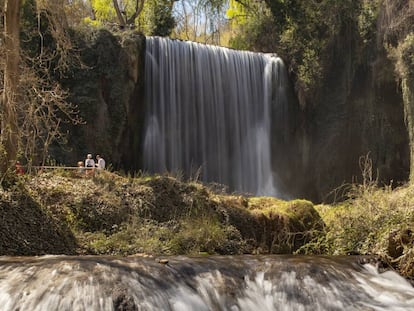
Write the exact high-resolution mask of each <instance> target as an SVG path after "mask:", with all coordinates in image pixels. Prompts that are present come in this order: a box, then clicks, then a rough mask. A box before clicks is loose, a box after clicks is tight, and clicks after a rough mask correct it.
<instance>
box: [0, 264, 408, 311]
mask: <svg viewBox="0 0 414 311" xmlns="http://www.w3.org/2000/svg"><path fill="white" fill-rule="evenodd" d="M168 261H169V262H168V263H167V264H161V263H159V262H158V261H157V260H155V259H154V258H139V257H127V258H112V257H89V256H88V257H66V256H46V257H37V258H7V257H3V258H1V257H0V309H1V310H2V311H12V310H20V311H23V310H30V311H44V310H48V311H49V310H59V311H66V310H67V311H69V310H70V311H73V310H77V311H83V310H88V311H104V310H108V311H109V310H123V311H132V310H176V311H186V310H188V311H194V310H200V311H203V310H206V311H211V310H217V311H218V310H229V311H238V310H245V311H250V310H251V311H257V310H260V311H298V310H300V311H314V310H320V311H343V310H347V311H389V310H390V311H410V310H413V306H414V288H413V287H412V286H411V285H410V284H409V283H408V282H407V281H406V280H404V279H403V278H402V277H400V276H399V275H398V274H396V273H395V272H392V271H387V272H384V273H378V271H377V269H376V268H375V267H374V266H373V265H370V264H365V265H361V264H359V259H357V258H352V257H348V258H346V257H343V258H335V257H331V258H324V257H316V256H315V257H301V256H293V257H288V256H255V257H252V256H240V257H231V256H227V257H204V258H203V257H196V258H187V257H176V258H168Z"/></svg>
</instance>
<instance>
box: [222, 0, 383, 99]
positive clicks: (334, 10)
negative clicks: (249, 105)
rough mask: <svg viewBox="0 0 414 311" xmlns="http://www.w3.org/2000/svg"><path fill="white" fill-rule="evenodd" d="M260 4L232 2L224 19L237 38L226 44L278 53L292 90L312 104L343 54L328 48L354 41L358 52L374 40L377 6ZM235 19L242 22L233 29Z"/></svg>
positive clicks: (350, 0) (296, 0)
mask: <svg viewBox="0 0 414 311" xmlns="http://www.w3.org/2000/svg"><path fill="white" fill-rule="evenodd" d="M234 3H236V4H234ZM264 3H265V4H264ZM264 3H263V2H256V1H247V0H246V1H243V0H238V1H233V2H231V6H230V9H229V11H228V16H233V17H234V21H235V22H234V24H233V27H234V28H236V36H235V37H233V38H232V39H231V40H230V44H231V46H232V47H234V48H241V49H250V50H260V51H264V52H277V53H278V54H279V55H280V56H281V57H282V58H283V59H284V60H285V61H286V63H287V65H288V67H289V72H290V73H291V75H292V77H293V78H294V80H295V82H296V90H297V91H298V92H300V93H302V95H304V96H301V98H304V99H305V100H312V99H315V96H316V95H317V90H318V89H319V88H320V86H321V85H322V83H323V79H325V78H326V76H327V73H328V72H329V70H330V67H331V66H332V64H333V63H332V62H333V59H334V58H335V57H338V56H335V55H334V53H341V51H336V50H334V49H332V46H334V44H335V42H338V40H342V41H343V42H345V41H347V40H348V42H350V41H351V40H353V42H354V45H355V46H356V47H357V48H359V47H363V46H367V45H368V44H372V43H373V41H374V40H373V39H374V29H375V27H376V18H377V15H378V8H379V1H359V0H344V1H337V0H321V1H308V0H266V1H264ZM238 15H240V16H243V17H241V18H239V17H237V16H238ZM239 19H240V21H241V22H240V24H237V22H238V21H239ZM350 44H351V43H350ZM356 53H358V52H357V51H356ZM334 56H335V57H334Z"/></svg>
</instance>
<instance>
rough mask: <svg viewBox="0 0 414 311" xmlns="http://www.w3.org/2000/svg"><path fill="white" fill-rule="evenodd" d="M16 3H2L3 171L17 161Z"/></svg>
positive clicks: (17, 69) (18, 37)
mask: <svg viewBox="0 0 414 311" xmlns="http://www.w3.org/2000/svg"><path fill="white" fill-rule="evenodd" d="M20 6H21V1H20V0H5V1H4V9H3V14H4V35H3V36H4V51H3V52H4V58H5V63H4V70H3V75H4V77H3V98H2V100H3V102H2V107H1V108H2V111H1V112H2V114H1V116H2V119H1V143H2V144H3V146H4V148H5V151H6V158H5V160H6V161H4V162H3V163H2V167H1V169H2V171H3V172H4V171H5V170H6V169H7V168H8V167H9V166H10V164H11V162H13V161H15V160H16V158H17V150H18V146H19V137H18V134H17V131H18V127H17V114H16V104H17V101H18V91H17V90H18V84H19V62H20Z"/></svg>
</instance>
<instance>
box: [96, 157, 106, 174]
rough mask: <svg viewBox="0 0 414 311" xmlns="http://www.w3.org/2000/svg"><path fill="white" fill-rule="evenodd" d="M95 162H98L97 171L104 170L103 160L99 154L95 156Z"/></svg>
mask: <svg viewBox="0 0 414 311" xmlns="http://www.w3.org/2000/svg"><path fill="white" fill-rule="evenodd" d="M96 160H97V161H98V164H97V165H96V166H97V168H98V170H104V169H105V160H104V159H103V158H102V157H101V156H100V155H99V154H97V155H96Z"/></svg>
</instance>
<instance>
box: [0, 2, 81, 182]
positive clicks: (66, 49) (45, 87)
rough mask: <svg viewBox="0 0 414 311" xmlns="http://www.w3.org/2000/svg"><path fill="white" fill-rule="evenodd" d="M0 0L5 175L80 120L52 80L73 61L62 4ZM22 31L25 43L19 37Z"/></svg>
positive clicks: (41, 155)
mask: <svg viewBox="0 0 414 311" xmlns="http://www.w3.org/2000/svg"><path fill="white" fill-rule="evenodd" d="M1 1H4V2H3V6H2V8H3V10H2V12H3V19H4V22H3V25H4V27H3V28H2V30H3V31H2V36H3V40H1V41H0V42H4V45H3V46H0V47H1V48H2V49H3V51H2V53H3V55H4V56H5V57H4V59H3V62H0V73H2V75H3V77H2V78H3V79H2V82H3V83H2V84H1V83H0V87H1V90H2V105H1V111H0V116H1V135H0V139H1V140H0V142H1V146H0V147H2V148H3V150H2V151H4V153H3V152H2V153H1V154H0V156H1V155H3V159H2V161H1V164H0V165H1V166H0V169H1V171H0V176H1V177H3V176H5V175H4V174H5V173H6V172H7V171H8V169H9V168H11V167H12V166H13V165H14V162H15V161H16V160H17V158H18V157H22V158H25V159H26V161H27V163H28V164H31V163H32V162H33V161H39V159H40V160H44V159H45V157H46V156H47V152H48V148H49V145H50V144H51V143H52V141H56V140H59V139H60V138H62V137H63V133H62V132H61V124H62V123H64V122H66V121H73V122H78V121H79V120H78V118H77V112H76V109H74V106H73V105H71V104H70V103H68V102H67V101H66V92H65V91H64V90H63V89H62V88H61V86H60V85H59V84H58V83H57V82H56V79H54V76H56V75H57V74H59V73H63V72H65V70H67V69H68V68H69V67H70V66H72V65H73V63H72V61H73V60H74V59H75V58H76V57H75V58H74V57H73V56H74V55H76V53H74V52H73V47H72V45H71V41H70V39H69V36H68V34H67V30H66V26H67V23H66V19H65V15H64V14H65V13H64V0H56V1H46V0H36V1H35V0H25V1H20V0H19V1H16V0H1ZM28 12H31V13H28ZM27 14H29V15H30V14H31V15H30V18H27V16H26V15H27ZM22 27H24V40H23V37H22V38H20V36H22V35H21V34H22V33H23V29H21V28H22ZM46 42H47V43H46ZM21 45H22V46H21ZM23 47H24V48H23Z"/></svg>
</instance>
